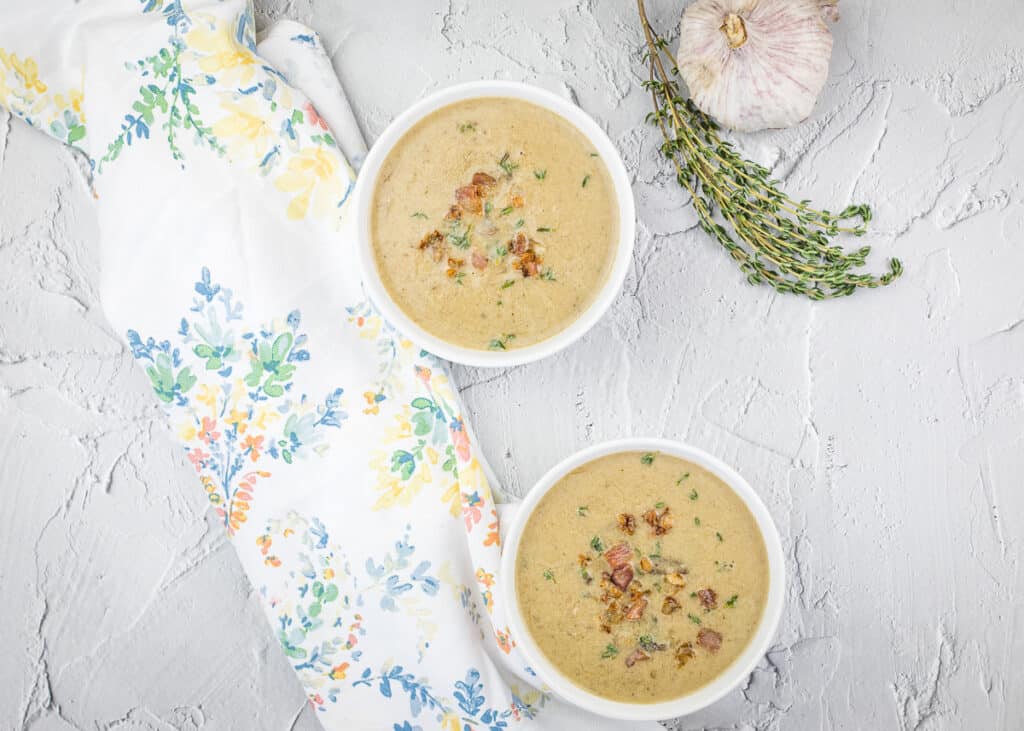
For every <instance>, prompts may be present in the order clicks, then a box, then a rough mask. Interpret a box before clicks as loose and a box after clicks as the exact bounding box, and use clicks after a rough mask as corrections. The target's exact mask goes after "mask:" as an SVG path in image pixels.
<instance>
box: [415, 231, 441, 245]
mask: <svg viewBox="0 0 1024 731" xmlns="http://www.w3.org/2000/svg"><path fill="white" fill-rule="evenodd" d="M443 243H444V235H443V234H442V233H441V232H440V231H437V230H434V231H431V232H430V233H428V234H427V235H426V236H424V237H423V238H422V239H420V244H419V247H420V248H421V249H430V248H433V247H435V246H440V245H441V244H443Z"/></svg>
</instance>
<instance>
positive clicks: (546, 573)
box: [544, 569, 555, 581]
mask: <svg viewBox="0 0 1024 731" xmlns="http://www.w3.org/2000/svg"><path fill="white" fill-rule="evenodd" d="M544 578H545V579H547V580H548V581H554V580H555V572H554V571H552V570H551V569H544Z"/></svg>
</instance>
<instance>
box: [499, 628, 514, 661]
mask: <svg viewBox="0 0 1024 731" xmlns="http://www.w3.org/2000/svg"><path fill="white" fill-rule="evenodd" d="M494 636H495V637H496V638H497V640H498V647H500V648H501V651H502V652H504V653H505V654H506V655H508V654H509V653H510V652H512V648H513V647H515V646H516V643H515V641H514V640H513V639H512V636H511V634H510V633H509V628H508V627H506V628H505V631H504V632H502V631H501V630H500V629H499V630H495V632H494Z"/></svg>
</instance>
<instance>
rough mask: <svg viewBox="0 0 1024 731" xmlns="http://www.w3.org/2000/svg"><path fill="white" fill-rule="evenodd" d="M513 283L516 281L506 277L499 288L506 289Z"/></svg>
mask: <svg viewBox="0 0 1024 731" xmlns="http://www.w3.org/2000/svg"><path fill="white" fill-rule="evenodd" d="M515 283H516V280H514V279H506V280H505V283H504V284H502V285H501V288H502V289H508V288H509V287H511V286H512V285H513V284H515Z"/></svg>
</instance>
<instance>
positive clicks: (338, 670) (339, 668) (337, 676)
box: [329, 662, 348, 680]
mask: <svg viewBox="0 0 1024 731" xmlns="http://www.w3.org/2000/svg"><path fill="white" fill-rule="evenodd" d="M346 670H348V663H347V662H343V663H342V664H341V665H335V666H334V667H333V668H331V672H330V673H329V675H330V676H331V680H344V679H345V671H346Z"/></svg>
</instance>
